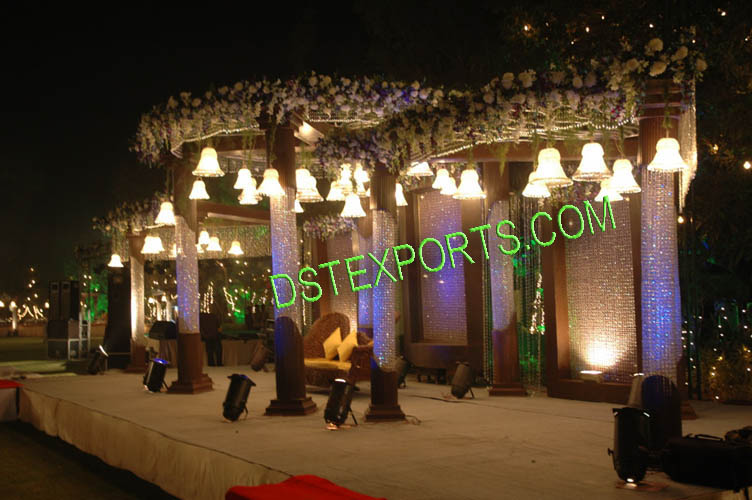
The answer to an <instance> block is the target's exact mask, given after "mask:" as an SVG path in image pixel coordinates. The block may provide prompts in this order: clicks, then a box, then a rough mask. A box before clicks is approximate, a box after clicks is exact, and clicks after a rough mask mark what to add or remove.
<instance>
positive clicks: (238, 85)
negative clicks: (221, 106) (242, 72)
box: [234, 82, 243, 92]
mask: <svg viewBox="0 0 752 500" xmlns="http://www.w3.org/2000/svg"><path fill="white" fill-rule="evenodd" d="M234 89H235V91H236V92H240V91H241V90H243V84H242V83H241V82H238V83H236V84H235V87H234Z"/></svg>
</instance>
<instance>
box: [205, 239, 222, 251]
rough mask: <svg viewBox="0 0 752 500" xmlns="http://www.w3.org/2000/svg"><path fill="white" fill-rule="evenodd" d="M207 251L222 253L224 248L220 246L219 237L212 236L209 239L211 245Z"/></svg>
mask: <svg viewBox="0 0 752 500" xmlns="http://www.w3.org/2000/svg"><path fill="white" fill-rule="evenodd" d="M206 250H207V251H209V252H221V251H222V247H221V246H219V237H217V236H212V237H211V238H209V245H208V246H207V247H206Z"/></svg>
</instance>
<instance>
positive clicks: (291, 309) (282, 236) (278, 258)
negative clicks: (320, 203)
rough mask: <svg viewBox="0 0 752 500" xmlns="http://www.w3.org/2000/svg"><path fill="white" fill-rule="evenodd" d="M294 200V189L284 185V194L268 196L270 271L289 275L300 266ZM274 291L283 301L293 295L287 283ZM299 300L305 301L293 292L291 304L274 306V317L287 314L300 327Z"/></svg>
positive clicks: (288, 299)
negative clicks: (282, 307)
mask: <svg viewBox="0 0 752 500" xmlns="http://www.w3.org/2000/svg"><path fill="white" fill-rule="evenodd" d="M294 203H295V188H291V187H287V188H285V194H283V195H282V196H272V197H270V198H269V208H270V210H269V212H270V226H271V245H272V248H273V251H272V270H273V272H274V274H280V273H285V274H288V275H290V276H297V271H298V269H300V244H299V240H298V231H297V228H296V221H295V212H293V210H292V209H293V204H294ZM277 292H278V294H279V300H280V302H281V303H282V304H284V303H286V302H289V301H290V299H291V298H292V291H291V290H290V289H289V288H288V287H287V286H281V287H280V288H279V290H278V291H277ZM301 302H304V301H303V300H301V299H300V295H299V294H298V293H297V291H296V298H295V301H294V302H293V304H292V305H291V306H288V307H285V308H284V309H279V308H277V307H275V308H274V318H275V319H277V318H279V317H281V316H287V317H289V318H290V319H292V320H293V321H294V322H295V324H296V325H297V326H298V328H299V329H300V328H301V327H302V324H301V318H302V315H301V308H300V303H301ZM275 306H276V304H275Z"/></svg>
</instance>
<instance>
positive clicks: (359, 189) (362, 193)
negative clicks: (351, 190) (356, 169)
mask: <svg viewBox="0 0 752 500" xmlns="http://www.w3.org/2000/svg"><path fill="white" fill-rule="evenodd" d="M355 184H356V187H355V194H357V195H358V196H359V197H360V198H365V197H366V196H368V191H366V187H365V186H364V185H363V183H362V182H360V181H356V182H355Z"/></svg>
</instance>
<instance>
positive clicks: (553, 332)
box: [538, 207, 571, 396]
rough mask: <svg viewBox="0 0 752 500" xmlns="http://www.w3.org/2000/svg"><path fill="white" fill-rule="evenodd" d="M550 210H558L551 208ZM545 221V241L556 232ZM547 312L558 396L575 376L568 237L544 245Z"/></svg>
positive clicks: (552, 392)
mask: <svg viewBox="0 0 752 500" xmlns="http://www.w3.org/2000/svg"><path fill="white" fill-rule="evenodd" d="M547 211H548V213H554V211H553V210H552V209H551V208H550V207H548V208H547ZM538 220H539V221H541V222H542V224H541V232H540V234H541V236H539V238H540V239H541V240H542V241H547V240H548V239H549V238H550V234H551V233H552V231H554V224H555V223H554V222H552V221H549V220H547V219H546V218H544V217H540V218H538ZM541 265H542V271H543V273H542V274H543V312H544V314H545V316H546V334H545V345H546V387H547V389H548V395H549V396H556V394H557V383H558V382H559V381H560V380H562V379H568V378H571V372H570V365H569V306H568V304H567V262H566V253H565V247H564V238H562V237H557V238H556V240H555V241H554V243H553V244H552V245H550V246H547V247H542V252H541Z"/></svg>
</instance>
